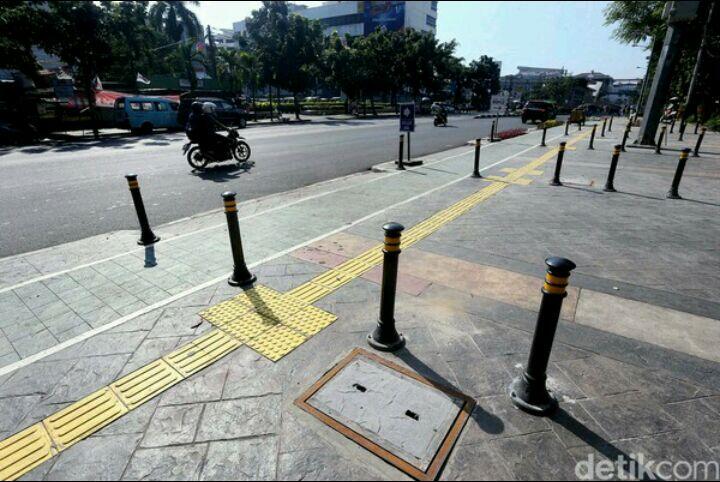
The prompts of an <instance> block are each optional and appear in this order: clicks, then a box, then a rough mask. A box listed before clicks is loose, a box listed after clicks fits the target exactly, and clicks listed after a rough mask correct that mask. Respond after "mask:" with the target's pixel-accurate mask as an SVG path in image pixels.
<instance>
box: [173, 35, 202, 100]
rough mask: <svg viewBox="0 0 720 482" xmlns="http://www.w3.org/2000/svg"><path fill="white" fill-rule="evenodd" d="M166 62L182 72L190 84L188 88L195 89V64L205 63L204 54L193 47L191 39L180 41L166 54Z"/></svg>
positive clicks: (176, 70)
mask: <svg viewBox="0 0 720 482" xmlns="http://www.w3.org/2000/svg"><path fill="white" fill-rule="evenodd" d="M168 64H169V66H170V68H171V69H172V70H174V71H175V72H182V73H183V74H184V76H185V78H186V79H187V81H188V82H189V84H190V90H197V74H196V73H195V64H201V65H206V62H205V56H204V55H203V54H202V52H199V51H198V50H197V49H196V48H195V41H194V40H193V39H190V40H186V41H184V42H181V43H180V44H178V45H177V46H176V47H175V50H174V51H173V52H171V53H170V54H169V55H168Z"/></svg>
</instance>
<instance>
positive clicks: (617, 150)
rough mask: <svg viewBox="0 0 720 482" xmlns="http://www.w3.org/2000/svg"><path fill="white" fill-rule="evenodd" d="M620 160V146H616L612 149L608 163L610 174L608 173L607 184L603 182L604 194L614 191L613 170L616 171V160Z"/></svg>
mask: <svg viewBox="0 0 720 482" xmlns="http://www.w3.org/2000/svg"><path fill="white" fill-rule="evenodd" d="M619 159H620V146H619V145H616V146H615V149H613V153H612V160H611V161H610V172H608V177H607V182H605V188H604V189H603V191H605V192H616V191H615V170H616V169H617V164H618V160H619Z"/></svg>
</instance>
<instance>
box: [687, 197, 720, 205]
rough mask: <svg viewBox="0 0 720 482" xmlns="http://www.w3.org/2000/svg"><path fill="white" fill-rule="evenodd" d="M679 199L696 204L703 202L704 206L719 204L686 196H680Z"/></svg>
mask: <svg viewBox="0 0 720 482" xmlns="http://www.w3.org/2000/svg"><path fill="white" fill-rule="evenodd" d="M680 200H681V201H687V202H690V203H696V204H705V205H706V206H717V207H720V204H717V203H711V202H707V201H700V200H699V199H690V198H686V197H681V199H680Z"/></svg>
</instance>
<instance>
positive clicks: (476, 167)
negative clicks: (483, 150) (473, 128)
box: [472, 139, 482, 177]
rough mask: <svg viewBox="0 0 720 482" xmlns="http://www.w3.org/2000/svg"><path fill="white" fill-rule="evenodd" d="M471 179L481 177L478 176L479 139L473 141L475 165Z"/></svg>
mask: <svg viewBox="0 0 720 482" xmlns="http://www.w3.org/2000/svg"><path fill="white" fill-rule="evenodd" d="M472 177H482V175H481V174H480V139H475V163H474V165H473V173H472Z"/></svg>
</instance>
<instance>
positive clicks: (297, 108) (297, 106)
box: [293, 92, 300, 120]
mask: <svg viewBox="0 0 720 482" xmlns="http://www.w3.org/2000/svg"><path fill="white" fill-rule="evenodd" d="M293 105H294V107H295V119H296V120H300V103H299V102H298V98H297V92H293Z"/></svg>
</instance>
